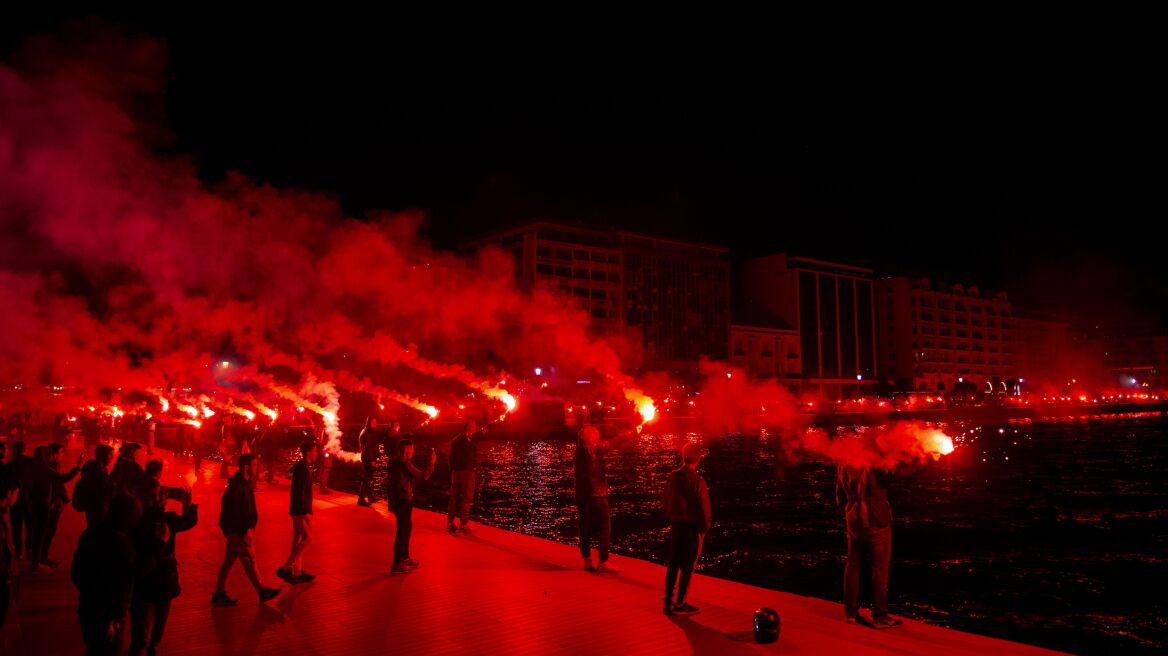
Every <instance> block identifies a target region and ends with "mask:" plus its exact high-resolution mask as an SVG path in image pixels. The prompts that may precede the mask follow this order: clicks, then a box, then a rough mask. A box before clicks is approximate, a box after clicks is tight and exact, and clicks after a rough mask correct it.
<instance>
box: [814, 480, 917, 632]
mask: <svg viewBox="0 0 1168 656" xmlns="http://www.w3.org/2000/svg"><path fill="white" fill-rule="evenodd" d="M919 469H920V466H918V465H909V464H904V465H900V466H897V467H894V468H892V469H882V468H877V467H852V466H848V465H841V466H839V467H838V468H837V471H836V483H835V500H836V505H837V506H839V508H840V510H842V511H843V513H844V521H845V522H846V524H847V529H848V562H847V565H846V566H845V567H844V620H845V621H846V622H847V623H848V624H854V623H856V622H863V621H864V619H863V617H861V615H860V579H861V577H862V575H863V571H864V570H865V569H867V570H868V576H869V583H870V586H869V589H870V594H871V595H872V626H874V627H876V628H878V629H888V628H892V627H896V626H900V625H901V624H902V623H903V622H902V621H901V620H900V619H898V618H895V617H892V616H890V615H889V614H888V570H889V565H890V564H891V561H892V507H891V506H890V505H889V504H888V483H889V482H890V481H891V480H892V478H893V477H895V476H905V475H908V474H911V473H914V472H916V471H918V470H919Z"/></svg>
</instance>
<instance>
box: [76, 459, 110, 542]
mask: <svg viewBox="0 0 1168 656" xmlns="http://www.w3.org/2000/svg"><path fill="white" fill-rule="evenodd" d="M113 462H114V448H113V447H112V446H110V445H108V444H98V445H97V446H96V447H94V451H93V459H92V460H90V461H89V462H87V463H85V465H84V466H83V467H82V468H81V480H79V481H77V485H75V486H74V487H73V509H74V510H76V511H78V512H83V513H85V527H86V528H93V527H95V526H97V525H98V524H100V523H101V522H102V520H103V519H105V514H106V513H107V512H109V503H110V499H112V498H113V497H114V480H113V478H112V477H111V476H110V469H111V467H112V466H113Z"/></svg>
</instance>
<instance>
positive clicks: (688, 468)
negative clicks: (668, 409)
mask: <svg viewBox="0 0 1168 656" xmlns="http://www.w3.org/2000/svg"><path fill="white" fill-rule="evenodd" d="M703 455H705V454H704V453H703V451H702V448H701V447H699V446H698V445H697V444H686V445H685V448H683V449H682V451H681V459H682V465H681V467H678V468H677V469H675V470H674V471H673V472H671V473H670V474H669V478H668V479H666V482H665V494H664V495H663V497H662V505H664V507H665V512H666V513H667V514H668V515H669V533H670V550H669V567H668V568H666V570H665V614H666V615H692V614H694V613H696V612H698V608H697V607H696V606H692V605H690V604H689V603H688V602H687V601H686V600H685V595H686V593H687V592H688V591H689V581H690V578H691V577H692V576H693V570H694V566H695V565H696V564H697V561H698V556H700V555H701V552H702V541H703V540H704V539H705V536H706V531H709V530H710V493H709V490H708V489H707V488H706V481H705V480H703V479H702V477H701V476H700V475H699V474H698V472H697V469H698V463H700V462H701V461H702V456H703ZM679 575H680V581H679V580H678V577H679ZM674 585H676V586H677V600H676V601H674V599H673V589H674Z"/></svg>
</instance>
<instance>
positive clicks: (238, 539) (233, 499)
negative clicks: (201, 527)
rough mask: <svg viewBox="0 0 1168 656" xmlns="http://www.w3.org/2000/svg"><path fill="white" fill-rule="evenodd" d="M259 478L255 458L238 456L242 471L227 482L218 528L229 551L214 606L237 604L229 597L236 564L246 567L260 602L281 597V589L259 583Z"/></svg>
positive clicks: (221, 566)
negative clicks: (228, 593)
mask: <svg viewBox="0 0 1168 656" xmlns="http://www.w3.org/2000/svg"><path fill="white" fill-rule="evenodd" d="M258 475H259V463H258V462H257V461H256V457H255V455H254V454H251V453H245V454H243V455H241V456H239V469H238V470H236V472H235V474H233V475H232V476H231V478H230V479H229V480H228V481H227V490H226V491H224V492H223V498H222V509H221V510H220V512H219V528H220V530H222V531H223V536H224V537H225V538H227V550H226V552H225V553H224V555H223V564H222V565H220V566H219V578H218V580H217V581H216V583H215V592H214V593H213V594H212V595H211V604H212V605H213V606H234V605H235V604H237V603H239V602H238V600H236V599H232V598H231V597H229V596H227V575H228V574H230V573H231V568H232V567H234V566H235V561H237V560H238V561H240V563H242V565H243V572H244V573H245V574H247V578H248V580H250V581H251V584H252V586H253V587H254V588H255V590H256V593H258V594H259V596H260V601H261V602H262V601H268V600H269V599H273V598H274V597H276V595H278V594H280V588H269V587H268V586H266V585H264V584H263V582H262V581H261V580H260V575H259V572H258V571H257V570H256V562H255V527H256V523H257V522H258V521H259V513H258V512H257V511H256V503H255V484H256V477H257V476H258Z"/></svg>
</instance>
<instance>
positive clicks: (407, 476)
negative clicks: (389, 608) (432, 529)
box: [386, 439, 438, 574]
mask: <svg viewBox="0 0 1168 656" xmlns="http://www.w3.org/2000/svg"><path fill="white" fill-rule="evenodd" d="M413 458H414V443H413V442H412V441H410V440H407V439H401V440H398V443H397V454H396V456H395V457H394V458H393V459H391V460H390V461H389V467H388V468H387V469H386V475H387V477H388V478H389V481H388V482H389V485H388V486H387V487H388V488H389V509H390V510H391V511H392V512H393V517H394V519H395V520H396V523H397V528H396V531H395V534H394V540H393V566H392V567H390V570H389V572H390V574H408V573H410V572H411V571H413V570H414V568H415V567H417V566H418V565H421V563H419V562H418V561H416V560H414V559H413V558H410V534H411V533H412V532H413V528H414V524H413V513H414V485H415V484H417V483H418V482H419V481H425V480H428V479H429V478H430V474H432V473H434V463H436V462H438V453H437V452H435V451H434V449H433V448H431V449H430V461H429V464H427V465H426V468H425V469H421V470H420V469H418V468H417V467H415V466H414V463H413V462H412V460H413Z"/></svg>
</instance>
